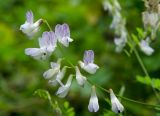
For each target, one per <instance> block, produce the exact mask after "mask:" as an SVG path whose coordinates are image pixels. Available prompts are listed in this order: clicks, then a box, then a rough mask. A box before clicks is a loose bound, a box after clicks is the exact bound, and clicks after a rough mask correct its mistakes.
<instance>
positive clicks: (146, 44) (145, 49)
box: [139, 39, 154, 56]
mask: <svg viewBox="0 0 160 116" xmlns="http://www.w3.org/2000/svg"><path fill="white" fill-rule="evenodd" d="M139 47H140V49H141V51H142V52H143V53H145V54H146V55H148V56H150V55H152V54H153V52H154V49H153V48H151V47H150V46H149V42H148V39H146V40H141V42H140V44H139Z"/></svg>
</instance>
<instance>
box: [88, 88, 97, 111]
mask: <svg viewBox="0 0 160 116" xmlns="http://www.w3.org/2000/svg"><path fill="white" fill-rule="evenodd" d="M88 110H89V111H90V112H97V111H98V110H99V104H98V98H97V95H96V89H95V86H92V90H91V97H90V100H89V105H88Z"/></svg>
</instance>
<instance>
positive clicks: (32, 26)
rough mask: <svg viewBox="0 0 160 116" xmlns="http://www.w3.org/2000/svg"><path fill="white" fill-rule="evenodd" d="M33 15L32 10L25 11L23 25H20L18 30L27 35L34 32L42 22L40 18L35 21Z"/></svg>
mask: <svg viewBox="0 0 160 116" xmlns="http://www.w3.org/2000/svg"><path fill="white" fill-rule="evenodd" d="M33 21H34V16H33V13H32V11H27V13H26V21H25V23H24V24H23V25H21V26H20V30H21V31H22V32H23V33H24V34H26V35H27V36H29V37H32V36H33V35H34V34H35V33H37V32H38V30H39V26H40V25H41V24H42V23H43V20H42V19H39V20H38V21H36V22H35V23H34V22H33Z"/></svg>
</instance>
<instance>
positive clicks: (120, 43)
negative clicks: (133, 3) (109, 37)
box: [103, 0, 127, 52]
mask: <svg viewBox="0 0 160 116" xmlns="http://www.w3.org/2000/svg"><path fill="white" fill-rule="evenodd" d="M103 6H104V10H108V11H109V13H110V14H111V15H112V16H113V20H112V23H111V25H110V28H111V29H114V31H115V34H116V35H118V36H119V37H115V38H114V43H115V45H116V48H115V50H116V52H121V51H122V50H123V48H124V47H125V45H126V43H127V30H126V27H125V25H126V22H125V19H124V18H123V16H122V14H121V6H120V4H119V2H118V0H104V2H103Z"/></svg>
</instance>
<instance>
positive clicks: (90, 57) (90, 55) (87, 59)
mask: <svg viewBox="0 0 160 116" xmlns="http://www.w3.org/2000/svg"><path fill="white" fill-rule="evenodd" d="M83 62H84V63H85V64H86V65H87V64H89V63H93V62H94V52H93V50H86V51H85V52H84V57H83Z"/></svg>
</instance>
